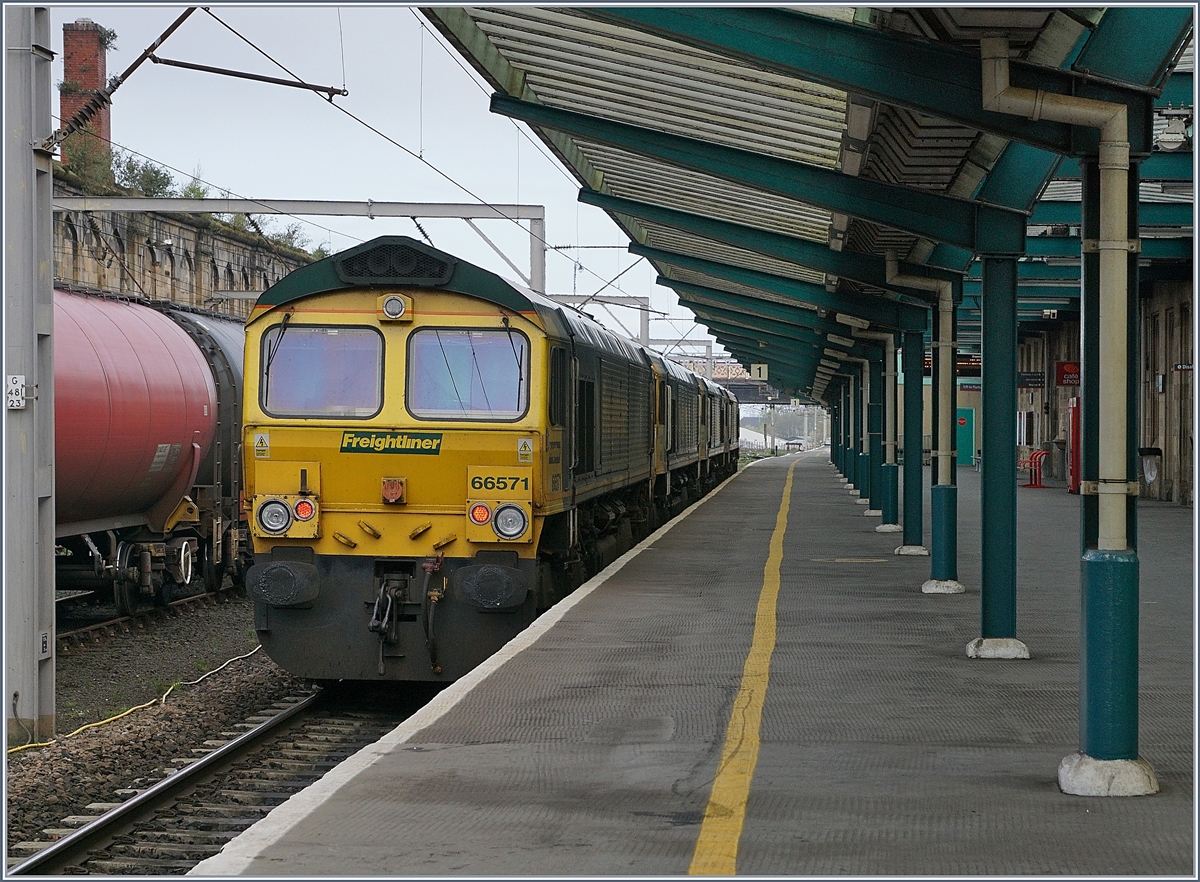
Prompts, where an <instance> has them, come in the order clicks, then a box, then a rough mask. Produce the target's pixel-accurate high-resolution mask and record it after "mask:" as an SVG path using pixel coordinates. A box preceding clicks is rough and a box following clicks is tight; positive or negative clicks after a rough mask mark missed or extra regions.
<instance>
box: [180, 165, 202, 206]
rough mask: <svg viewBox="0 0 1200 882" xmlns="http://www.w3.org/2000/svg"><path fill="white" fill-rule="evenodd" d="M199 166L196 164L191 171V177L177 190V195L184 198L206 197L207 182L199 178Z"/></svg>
mask: <svg viewBox="0 0 1200 882" xmlns="http://www.w3.org/2000/svg"><path fill="white" fill-rule="evenodd" d="M200 175H201V171H200V166H196V170H195V171H194V172H192V179H191V180H190V181H188V182H187V183H186V184H184V185H183V189H182V190H180V191H179V195H180V196H182V197H183V198H184V199H207V198H208V192H209V190H208V184H205V183H202V182H201V180H200Z"/></svg>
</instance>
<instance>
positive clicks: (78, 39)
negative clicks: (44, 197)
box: [58, 18, 112, 164]
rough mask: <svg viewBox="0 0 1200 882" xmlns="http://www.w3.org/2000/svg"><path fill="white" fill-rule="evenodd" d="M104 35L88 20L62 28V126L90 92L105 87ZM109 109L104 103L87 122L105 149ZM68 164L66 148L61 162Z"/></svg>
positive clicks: (109, 133)
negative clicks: (89, 121)
mask: <svg viewBox="0 0 1200 882" xmlns="http://www.w3.org/2000/svg"><path fill="white" fill-rule="evenodd" d="M104 34H105V29H104V28H102V27H100V25H98V24H96V23H95V22H94V21H92V20H91V19H90V18H79V19H76V20H75V21H74V22H68V23H67V24H64V25H63V87H62V89H61V91H60V92H59V99H58V100H59V115H60V116H61V118H62V122H63V124H65V123H66V122H67V121H68V120H70V119H71V117H73V116H74V115H75V114H76V113H77V112H78V111H79V108H81V107H82V106H83V105H84V103H85V102H86V101H87V100H88V98H90V97H91V95H92V93H93V92H95V91H96V90H98V89H102V88H104V86H105V84H106V83H107V81H108V64H107V54H108V50H107V49H105V47H104ZM110 110H111V108H110V107H109V106H108V105H107V104H106V105H105V106H104V107H103V108H101V109H100V111H99V112H98V113H97V114H96V115H95V116H94V117H92V120H91V123H90V125H91V127H92V130H93V131H95V133H96V134H97V135H99V136H100V138H101V139H102V140H103V142H104V145H105V146H106V147H107V145H108V141H109V138H110V137H111V136H112V130H111V127H110V124H109V111H110ZM85 137H86V136H85ZM67 162H68V156H67V148H65V147H64V150H63V163H64V164H65V163H67Z"/></svg>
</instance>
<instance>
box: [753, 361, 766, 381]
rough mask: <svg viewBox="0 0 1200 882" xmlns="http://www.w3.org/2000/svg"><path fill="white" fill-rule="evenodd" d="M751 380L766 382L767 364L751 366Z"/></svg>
mask: <svg viewBox="0 0 1200 882" xmlns="http://www.w3.org/2000/svg"><path fill="white" fill-rule="evenodd" d="M750 379H752V380H763V381H764V382H765V381H766V379H767V366H766V365H765V364H752V365H750Z"/></svg>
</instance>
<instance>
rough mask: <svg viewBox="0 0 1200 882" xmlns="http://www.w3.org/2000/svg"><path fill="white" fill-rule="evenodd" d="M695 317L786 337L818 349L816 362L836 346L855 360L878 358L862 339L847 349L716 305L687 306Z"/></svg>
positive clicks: (793, 327) (791, 326)
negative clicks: (826, 351)
mask: <svg viewBox="0 0 1200 882" xmlns="http://www.w3.org/2000/svg"><path fill="white" fill-rule="evenodd" d="M688 308H689V309H691V310H692V312H694V313H695V314H696V315H697V316H700V317H702V318H704V319H705V320H708V319H712V320H713V321H719V322H723V323H725V324H726V325H728V326H729V327H737V328H746V329H747V330H749V331H751V332H752V333H757V332H758V331H760V330H761V331H763V332H766V333H772V334H775V335H777V336H782V337H788V338H790V339H793V340H797V341H799V342H801V343H806V344H808V345H810V346H813V347H816V348H817V349H819V350H820V351H819V353H818V354H817V355H816V357H817V358H818V359H819V358H820V355H821V353H824V352H825V350H826V349H830V348H833V347H835V346H836V347H838V348H839V349H844V350H845V352H844V354H845V355H848V356H853V357H855V358H877V357H879V354H880V350H879V347H877V346H873V345H871V344H869V343H865V342H864V341H862V340H856V341H854V344H853V345H852V346H849V347H846V346H842V345H841V344H838V343H835V342H833V341H831V340H829V339H828V338H827V337H825V336H822V335H821V334H818V333H816V332H815V331H813V330H812V329H810V328H807V327H805V326H804V325H797V324H793V323H791V322H784V321H777V320H768V321H767V322H766V323H764V322H762V321H758V322H755V321H754V317H753V316H748V315H747V314H745V313H741V312H737V311H736V310H730V309H722V308H721V307H719V306H705V305H703V304H693V305H690V306H689V307H688Z"/></svg>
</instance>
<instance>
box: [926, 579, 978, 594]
mask: <svg viewBox="0 0 1200 882" xmlns="http://www.w3.org/2000/svg"><path fill="white" fill-rule="evenodd" d="M966 590H967V588H966V586H965V585H963V583H962V582H959V581H957V580H955V579H930V580H929V581H928V582H926V583H925V584H924V585H922V586H921V593H922V594H962V593H963V592H964V591H966Z"/></svg>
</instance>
